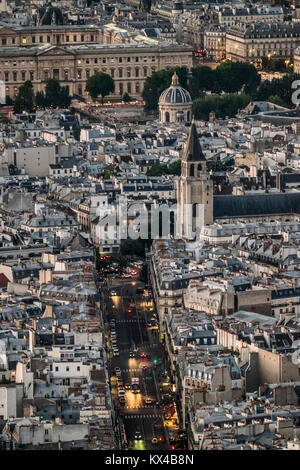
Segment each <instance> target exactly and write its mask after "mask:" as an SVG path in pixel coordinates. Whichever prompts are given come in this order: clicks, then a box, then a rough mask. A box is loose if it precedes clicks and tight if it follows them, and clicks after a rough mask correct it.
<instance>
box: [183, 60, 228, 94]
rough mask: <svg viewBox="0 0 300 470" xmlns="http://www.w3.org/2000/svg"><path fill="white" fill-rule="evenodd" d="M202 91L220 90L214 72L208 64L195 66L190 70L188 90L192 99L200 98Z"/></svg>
mask: <svg viewBox="0 0 300 470" xmlns="http://www.w3.org/2000/svg"><path fill="white" fill-rule="evenodd" d="M204 91H216V92H219V91H221V90H220V89H219V88H218V83H217V81H216V73H215V71H214V70H213V69H211V68H210V67H208V66H201V67H195V68H193V69H192V71H191V78H190V80H189V92H190V93H191V96H192V98H193V99H195V98H202V97H203V96H202V95H203V92H204Z"/></svg>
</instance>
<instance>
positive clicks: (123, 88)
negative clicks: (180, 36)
mask: <svg viewBox="0 0 300 470" xmlns="http://www.w3.org/2000/svg"><path fill="white" fill-rule="evenodd" d="M192 64H193V55H192V50H191V48H190V47H189V46H180V45H170V44H168V43H167V44H165V45H162V44H160V45H156V44H97V45H93V44H88V45H81V46H80V45H79V46H70V47H66V46H63V47H62V46H53V45H52V46H51V45H49V44H44V45H42V46H33V47H30V48H25V47H21V46H18V47H13V46H12V47H6V46H3V47H0V70H1V72H0V80H3V81H4V82H5V87H6V95H8V96H10V97H11V98H14V97H15V96H16V95H17V93H18V88H19V87H20V86H21V85H22V84H23V83H24V82H25V81H26V80H30V81H31V82H32V84H33V88H34V92H35V93H36V92H37V91H43V90H44V89H45V86H46V81H47V80H48V79H49V78H54V79H57V80H58V81H59V83H60V85H61V86H65V87H68V89H69V93H70V95H80V96H83V95H85V86H86V82H87V80H88V78H89V77H90V76H91V75H94V74H95V73H96V72H99V71H102V72H105V73H108V74H109V75H110V76H111V77H112V78H113V79H114V81H115V92H114V95H111V96H115V97H120V96H122V95H123V94H124V93H125V92H127V93H129V95H130V96H132V97H135V98H140V97H141V93H142V91H143V87H144V82H145V80H146V78H147V77H148V76H149V75H151V74H152V72H154V71H157V70H161V69H165V68H167V67H171V66H172V67H174V66H179V67H182V66H186V67H188V68H189V69H190V68H191V67H192Z"/></svg>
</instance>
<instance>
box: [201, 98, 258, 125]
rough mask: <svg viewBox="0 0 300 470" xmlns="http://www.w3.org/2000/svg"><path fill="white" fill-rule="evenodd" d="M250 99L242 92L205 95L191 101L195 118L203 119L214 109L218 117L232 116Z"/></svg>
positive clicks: (206, 118)
mask: <svg viewBox="0 0 300 470" xmlns="http://www.w3.org/2000/svg"><path fill="white" fill-rule="evenodd" d="M250 101H251V96H249V95H246V94H244V93H241V94H234V93H230V94H226V95H223V96H216V95H211V96H206V97H205V98H202V99H201V98H199V99H197V100H195V101H194V102H193V113H194V116H195V118H196V119H203V120H205V121H207V120H208V118H209V113H210V112H211V111H214V112H215V113H216V117H218V118H225V117H226V116H228V117H233V116H235V115H236V113H237V112H238V110H239V109H243V108H245V107H246V106H247V104H249V103H250Z"/></svg>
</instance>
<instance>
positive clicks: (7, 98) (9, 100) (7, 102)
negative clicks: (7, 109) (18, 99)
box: [5, 95, 14, 106]
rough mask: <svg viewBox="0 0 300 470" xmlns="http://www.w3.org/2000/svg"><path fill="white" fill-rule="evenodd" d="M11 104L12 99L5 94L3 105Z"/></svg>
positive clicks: (12, 102)
mask: <svg viewBox="0 0 300 470" xmlns="http://www.w3.org/2000/svg"><path fill="white" fill-rule="evenodd" d="M13 104H14V100H13V99H12V98H11V97H10V96H9V95H6V99H5V105H6V106H12V105H13Z"/></svg>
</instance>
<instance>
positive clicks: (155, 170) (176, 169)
mask: <svg viewBox="0 0 300 470" xmlns="http://www.w3.org/2000/svg"><path fill="white" fill-rule="evenodd" d="M162 175H177V176H180V175H181V160H176V162H173V163H171V165H170V166H169V167H167V166H166V165H159V164H157V165H153V166H152V167H151V168H149V170H148V171H147V176H162Z"/></svg>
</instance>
